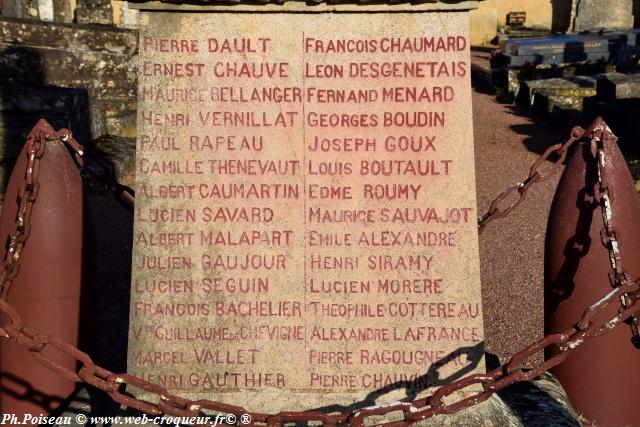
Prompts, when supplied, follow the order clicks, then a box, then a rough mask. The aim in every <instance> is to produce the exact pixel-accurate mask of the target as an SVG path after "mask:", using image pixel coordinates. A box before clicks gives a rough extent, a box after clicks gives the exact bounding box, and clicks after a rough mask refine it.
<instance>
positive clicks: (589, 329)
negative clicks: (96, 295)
mask: <svg viewBox="0 0 640 427" xmlns="http://www.w3.org/2000/svg"><path fill="white" fill-rule="evenodd" d="M44 123H45V124H46V122H44ZM41 124H42V122H41V123H39V124H38V126H37V127H36V129H34V131H32V133H31V134H30V136H29V140H28V141H29V142H28V144H29V146H28V147H29V148H28V153H29V162H28V164H27V171H26V173H25V183H24V184H23V188H24V190H22V189H21V192H20V208H19V211H18V215H17V218H16V232H15V233H13V234H12V235H11V242H14V241H15V243H14V246H11V245H10V248H11V249H12V250H11V251H10V253H9V255H10V256H9V255H8V257H7V260H5V273H4V275H3V277H2V282H1V283H2V287H3V296H2V298H0V318H1V319H2V320H1V321H0V327H1V328H2V332H3V335H4V336H5V337H8V338H10V339H11V340H13V341H15V342H17V343H18V344H20V345H22V346H24V347H26V348H27V349H28V350H29V351H30V352H31V354H32V355H33V357H34V358H35V359H36V360H37V361H38V362H39V363H40V364H42V365H43V366H45V367H47V368H49V369H51V370H53V371H54V372H57V373H59V374H60V375H62V376H64V377H65V378H67V379H69V380H70V381H74V382H84V383H86V384H89V385H91V386H93V387H96V388H97V389H100V390H102V391H104V392H105V393H107V394H108V395H109V396H110V397H111V398H112V399H113V400H114V401H116V402H118V403H120V404H123V405H126V406H127V407H130V408H134V409H137V410H139V411H142V412H146V413H149V414H152V415H155V414H167V415H172V416H189V417H192V416H197V415H199V414H201V413H202V412H203V411H210V412H218V413H225V414H234V415H236V416H237V417H240V416H241V415H243V414H249V415H250V416H251V420H252V424H253V425H267V426H279V425H282V424H283V423H290V422H297V421H299V422H312V421H313V422H319V423H322V425H326V426H343V425H344V426H347V425H348V426H364V425H365V424H367V425H368V424H370V422H371V421H373V420H371V419H370V418H371V417H376V425H381V426H389V427H395V426H405V425H409V424H412V423H415V422H417V421H421V420H425V419H427V418H430V417H433V416H435V415H441V414H452V413H454V412H458V411H460V410H462V409H465V408H468V407H470V406H473V405H476V404H478V403H481V402H483V401H485V400H487V399H489V398H490V397H491V395H493V394H494V393H496V392H498V391H500V390H502V389H504V388H505V387H507V386H509V385H511V384H513V383H515V382H518V381H528V380H532V379H534V378H536V377H537V376H538V375H540V374H541V373H543V372H545V371H547V370H549V369H551V368H553V367H555V366H557V365H559V364H560V363H562V362H563V361H564V360H565V359H566V358H567V357H568V356H569V355H570V354H571V352H572V351H574V350H575V349H576V348H578V347H579V346H580V345H581V344H582V343H583V342H584V341H585V340H587V339H589V338H592V337H597V336H601V335H604V334H606V333H608V332H609V331H611V330H612V329H614V328H616V327H617V326H619V325H620V324H621V323H623V322H625V321H627V320H628V319H633V321H632V323H633V324H634V325H636V328H637V320H636V318H635V317H634V316H635V315H636V314H637V313H638V312H640V279H636V280H635V281H631V280H630V278H629V276H628V274H627V273H626V272H625V271H624V270H623V269H622V264H621V261H620V252H619V245H618V238H619V236H618V235H617V234H616V229H615V226H614V217H613V214H612V211H611V204H610V201H611V196H612V195H611V189H610V188H609V187H608V181H607V175H606V167H604V165H605V162H606V157H605V150H604V142H603V141H607V140H611V138H615V137H613V134H611V132H610V131H609V130H608V128H597V127H596V128H593V129H589V130H587V131H585V130H583V129H581V128H574V129H573V131H572V132H571V135H570V137H569V139H568V140H567V141H566V142H565V143H564V144H557V145H554V146H552V147H550V148H549V149H547V151H546V152H545V153H544V154H543V155H542V156H541V157H540V158H539V159H538V160H537V161H536V162H535V163H534V164H533V166H532V167H531V170H530V172H529V177H528V178H527V179H526V180H525V181H523V182H522V183H519V184H516V185H513V186H511V187H509V188H507V190H505V191H504V192H503V193H502V194H500V195H499V196H498V197H497V198H496V199H495V200H494V201H493V203H491V206H490V208H489V211H488V212H487V213H486V214H485V215H483V216H482V217H480V218H479V221H478V226H479V229H480V230H482V229H483V228H484V227H485V226H486V224H487V223H488V222H490V221H492V220H494V219H496V218H500V217H503V216H505V215H507V214H508V213H509V212H510V211H512V210H513V209H514V208H515V207H516V206H517V205H518V204H520V203H521V201H522V200H523V199H524V197H525V196H526V192H527V191H528V189H529V187H530V186H532V185H533V184H534V183H537V182H540V181H542V180H544V179H547V178H548V177H549V176H550V175H552V174H554V173H555V172H556V171H557V170H558V169H559V167H560V165H561V164H562V163H563V162H564V160H565V158H566V155H567V152H568V150H569V148H570V147H571V146H572V145H573V144H574V143H575V142H576V141H578V140H583V139H584V138H588V139H589V141H591V143H592V144H595V145H596V147H595V154H594V155H595V157H596V159H597V161H598V165H599V189H598V190H599V199H598V200H599V201H600V203H601V206H602V214H603V218H604V220H605V228H604V230H603V233H602V235H603V243H604V244H605V245H606V246H607V248H609V250H610V258H611V264H612V275H611V276H612V277H613V278H614V279H615V280H613V281H612V283H613V284H614V287H613V289H612V290H611V291H609V292H608V293H607V294H606V295H605V296H604V297H603V298H602V299H600V300H599V301H596V302H595V303H593V304H592V305H591V306H589V307H588V308H587V309H586V310H585V311H584V313H583V314H582V316H581V318H580V319H578V322H577V323H576V324H575V326H573V327H572V328H570V329H567V330H566V331H564V332H562V333H559V334H553V335H549V336H546V337H545V338H543V339H541V340H539V341H536V342H535V343H533V344H531V345H530V346H528V347H526V348H525V349H523V350H521V351H520V352H518V353H516V354H515V355H514V356H513V357H512V358H511V359H510V360H509V362H508V363H506V364H504V365H502V366H500V367H498V368H496V369H493V370H492V371H490V372H487V373H486V374H484V373H481V374H474V375H470V376H467V377H464V378H462V379H460V380H457V381H454V382H452V383H451V384H448V385H446V386H443V387H440V388H439V389H437V390H436V391H435V392H434V393H432V394H430V395H428V396H426V397H420V398H418V399H416V400H414V401H413V402H394V403H390V404H385V405H378V406H372V407H368V408H364V409H361V410H358V411H355V412H353V413H350V414H325V413H320V412H295V411H291V412H280V413H277V414H273V415H270V414H264V413H252V412H250V411H248V410H246V409H245V408H243V407H240V406H235V405H229V404H224V403H219V402H214V401H210V400H204V399H202V400H188V399H184V398H180V397H178V396H176V395H173V394H171V393H169V391H168V390H167V389H166V388H164V387H161V386H159V385H157V384H153V383H150V382H148V381H144V380H142V379H140V378H137V377H134V376H132V375H129V374H115V373H113V372H111V371H108V370H106V369H104V368H101V367H99V366H97V365H96V364H95V363H94V362H93V361H92V359H91V357H89V355H88V354H86V353H84V352H83V351H81V350H79V349H78V348H76V347H74V346H72V345H70V344H68V343H65V342H64V341H62V340H61V339H59V338H57V337H53V336H50V335H44V334H41V333H39V332H38V331H36V330H34V329H32V328H30V327H28V326H26V325H25V324H24V322H23V321H22V318H21V317H20V315H19V313H18V312H17V311H16V310H15V309H14V308H13V307H12V306H11V305H9V304H8V303H7V301H6V298H5V296H6V291H5V289H7V288H8V287H9V286H10V284H11V281H12V280H13V278H15V275H17V270H18V268H19V265H20V252H21V250H22V247H23V246H24V243H25V241H26V240H27V238H28V230H29V227H30V215H31V211H32V209H33V205H34V203H35V202H36V200H37V195H38V188H39V187H38V185H37V184H38V181H37V176H38V175H37V170H38V167H39V161H40V159H41V158H42V155H43V153H44V150H45V145H46V141H47V140H50V139H51V138H58V139H60V140H62V141H64V142H66V143H67V144H68V145H69V146H70V147H71V148H72V149H73V150H74V151H75V153H76V157H77V158H78V161H79V164H82V163H81V159H80V156H81V155H82V147H81V146H80V145H79V144H77V142H75V140H73V137H72V136H71V133H70V132H68V131H66V130H61V131H59V132H57V133H56V132H54V131H53V129H51V127H50V126H49V125H48V124H46V126H44V125H41ZM554 153H557V154H558V159H557V161H556V162H555V163H554V164H553V165H552V166H551V168H550V169H549V170H548V171H547V172H545V173H542V172H540V170H539V169H540V167H541V165H542V164H543V163H544V162H545V161H546V160H547V159H548V158H549V157H550V156H551V155H552V154H554ZM32 158H33V160H31V159H32ZM514 191H517V192H518V198H517V199H516V201H514V202H512V203H511V204H509V205H508V206H507V207H506V208H501V207H500V205H501V203H503V201H504V200H505V199H506V198H507V197H508V196H509V195H510V194H511V193H513V192H514ZM9 276H12V277H11V278H9ZM620 301H622V306H621V308H620V309H619V310H618V312H617V313H616V314H615V315H614V316H613V317H611V316H609V318H605V319H603V320H601V321H599V322H594V320H593V319H595V318H599V316H598V315H599V314H603V313H606V310H607V308H608V307H609V306H610V305H612V304H619V302H620ZM550 348H551V349H555V350H556V351H555V352H554V354H555V355H554V356H553V357H551V358H550V359H547V360H545V361H544V362H542V363H539V364H538V365H536V366H535V367H534V368H532V369H528V370H527V369H525V367H524V366H525V364H526V362H527V360H529V359H530V358H531V357H532V356H534V355H536V354H538V353H540V352H542V351H544V350H546V349H550ZM51 351H57V352H58V353H62V354H64V355H66V356H68V357H70V358H72V359H73V360H76V361H77V365H78V366H79V367H80V368H79V369H78V370H69V369H68V368H66V367H64V366H62V365H60V364H59V363H58V362H56V361H55V360H54V359H53V358H52V357H51V356H50V355H48V354H47V353H50V352H51ZM126 385H129V386H131V387H134V388H136V389H140V390H144V391H146V392H147V393H149V394H152V395H154V396H156V401H155V402H151V401H143V400H140V399H136V398H134V397H132V396H131V390H128V391H127V392H125V386H126ZM469 388H473V390H469V391H468V393H467V394H466V395H465V397H461V395H462V394H461V393H459V392H460V391H462V390H465V389H469ZM474 390H475V391H474ZM469 393H472V394H470V395H469ZM446 398H449V399H451V398H453V399H459V400H456V401H454V402H446V401H445V399H446ZM391 413H401V414H402V419H401V420H396V421H382V422H380V421H379V420H378V419H377V418H378V417H380V416H384V415H388V414H391Z"/></svg>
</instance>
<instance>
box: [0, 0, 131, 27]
mask: <svg viewBox="0 0 640 427" xmlns="http://www.w3.org/2000/svg"><path fill="white" fill-rule="evenodd" d="M0 5H1V6H2V7H1V8H0V9H1V11H2V13H1V15H2V16H3V17H11V18H22V19H34V20H41V21H53V22H64V23H73V22H75V23H79V24H99V25H113V26H115V27H119V28H130V29H132V28H138V11H137V10H134V9H131V8H129V5H128V3H127V2H126V1H122V0H4V2H2V1H0Z"/></svg>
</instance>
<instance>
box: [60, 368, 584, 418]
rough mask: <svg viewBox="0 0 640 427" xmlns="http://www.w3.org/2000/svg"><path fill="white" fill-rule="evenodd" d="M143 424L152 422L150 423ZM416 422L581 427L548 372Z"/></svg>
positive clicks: (81, 399) (78, 406)
mask: <svg viewBox="0 0 640 427" xmlns="http://www.w3.org/2000/svg"><path fill="white" fill-rule="evenodd" d="M93 400H95V396H93V398H92V395H91V394H89V393H88V392H87V390H86V389H84V388H83V389H80V390H79V391H78V392H77V393H76V394H75V396H74V397H73V399H71V401H70V403H69V404H68V405H67V406H66V408H64V410H63V412H62V414H61V416H63V417H69V418H70V421H71V425H74V426H76V425H78V424H76V423H75V416H76V415H77V414H79V413H81V414H85V415H87V416H90V414H96V411H95V408H92V407H95V406H96V405H94V402H93ZM92 409H93V411H92ZM111 414H112V415H116V416H121V417H126V416H134V415H136V413H135V412H133V411H123V410H119V411H118V412H115V411H114V412H111ZM209 415H210V414H209ZM373 421H375V419H373ZM146 425H153V423H151V422H150V423H148V424H146ZM367 425H372V424H370V423H368V424H367ZM416 425H417V426H423V427H442V426H455V427H477V426H486V427H533V426H554V427H556V426H557V427H581V426H582V423H581V422H580V421H579V417H578V415H577V414H576V412H575V410H574V409H573V408H572V406H571V404H570V403H569V401H568V399H567V396H566V394H565V392H564V390H563V389H562V387H561V386H560V384H559V383H558V381H557V380H556V379H555V378H554V377H553V376H552V375H551V374H547V373H545V374H542V375H541V376H540V377H538V378H536V379H535V380H533V381H530V382H522V383H517V384H515V385H513V386H511V387H509V388H507V389H505V390H504V391H502V392H500V393H499V394H498V395H494V396H492V397H491V398H490V399H489V400H488V401H486V402H484V403H481V404H479V405H476V406H473V407H471V408H468V409H465V410H463V411H460V412H458V413H455V414H452V415H440V416H436V417H434V418H431V419H429V420H426V421H423V422H420V423H417V424H416ZM79 427H82V425H80V426H79Z"/></svg>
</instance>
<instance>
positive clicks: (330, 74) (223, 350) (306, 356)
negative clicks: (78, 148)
mask: <svg viewBox="0 0 640 427" xmlns="http://www.w3.org/2000/svg"><path fill="white" fill-rule="evenodd" d="M475 6H476V2H475V1H451V0H450V1H446V2H438V1H435V0H434V1H429V2H424V3H420V2H418V3H395V2H394V3H389V4H381V3H378V2H372V3H368V2H361V3H342V2H335V3H328V4H325V3H320V4H308V3H303V2H298V1H291V2H286V3H282V4H280V3H278V4H275V3H265V4H249V3H244V2H240V3H238V4H233V5H229V4H217V3H216V2H203V3H202V4H199V5H193V4H191V5H176V4H169V3H166V4H165V3H154V2H152V3H141V4H138V5H137V7H138V8H140V9H142V11H141V14H140V56H139V110H138V141H137V159H136V196H137V200H136V213H135V229H134V244H135V247H134V255H133V279H132V286H131V310H130V336H129V354H128V360H129V367H128V370H129V372H130V373H132V374H135V375H137V376H139V377H141V378H144V379H146V380H150V381H152V382H155V383H157V384H160V385H162V386H164V387H166V388H168V389H169V390H171V391H172V392H176V393H178V394H179V395H181V396H183V397H187V398H207V399H212V400H218V401H222V402H226V403H233V404H238V405H242V406H244V407H247V408H250V409H252V410H256V411H267V412H277V411H281V410H302V409H305V410H306V409H322V408H324V409H325V410H328V409H327V408H333V409H335V408H339V409H340V408H342V409H344V410H352V409H357V408H359V407H362V406H363V405H364V404H366V405H369V404H371V403H372V402H375V403H384V402H389V401H394V400H398V399H403V398H407V397H412V396H417V395H418V394H419V393H421V392H422V391H426V390H430V389H432V388H433V387H436V386H440V385H443V384H446V383H448V382H450V381H452V380H454V379H457V378H459V377H460V376H462V375H465V374H468V373H470V372H477V371H482V370H484V363H483V361H482V357H483V355H484V350H483V327H482V304H481V297H480V278H479V277H480V275H479V260H478V236H477V225H476V218H477V213H476V188H475V175H474V174H475V171H474V153H473V133H472V117H471V114H472V112H471V85H470V47H469V38H468V11H469V10H470V9H472V8H474V7H475ZM172 10H175V11H180V13H174V12H173V11H172ZM266 12H268V13H266Z"/></svg>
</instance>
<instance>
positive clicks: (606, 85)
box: [597, 73, 640, 101]
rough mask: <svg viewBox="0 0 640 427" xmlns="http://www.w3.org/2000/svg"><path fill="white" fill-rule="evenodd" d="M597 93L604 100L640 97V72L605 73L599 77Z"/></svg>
mask: <svg viewBox="0 0 640 427" xmlns="http://www.w3.org/2000/svg"><path fill="white" fill-rule="evenodd" d="M597 94H598V98H601V99H602V100H604V101H613V100H616V99H634V98H637V99H640V74H622V73H609V74H605V75H603V76H602V78H600V79H598V87H597Z"/></svg>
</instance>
